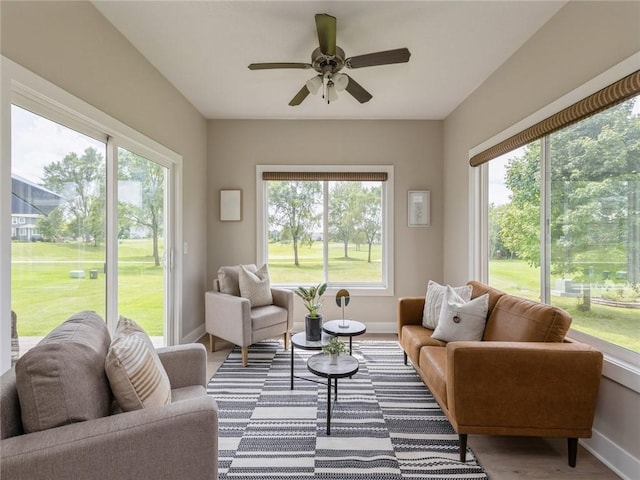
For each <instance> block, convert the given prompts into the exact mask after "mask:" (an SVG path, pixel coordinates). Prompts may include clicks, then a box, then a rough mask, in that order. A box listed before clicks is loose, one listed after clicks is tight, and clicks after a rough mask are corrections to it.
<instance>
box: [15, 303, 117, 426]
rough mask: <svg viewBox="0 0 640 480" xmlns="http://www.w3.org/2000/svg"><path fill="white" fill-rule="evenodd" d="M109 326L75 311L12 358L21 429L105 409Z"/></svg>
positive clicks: (63, 421)
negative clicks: (16, 356)
mask: <svg viewBox="0 0 640 480" xmlns="http://www.w3.org/2000/svg"><path fill="white" fill-rule="evenodd" d="M109 341H110V337H109V330H108V329H107V326H106V324H105V322H104V320H103V319H102V318H101V317H100V316H99V315H98V314H97V313H95V312H91V311H84V312H79V313H77V314H75V315H73V316H72V317H70V318H69V319H68V320H67V321H66V322H64V323H62V324H61V325H60V326H59V327H57V328H55V329H54V330H52V331H51V332H50V333H49V335H47V336H46V337H45V338H44V339H42V340H41V341H40V343H38V345H36V346H35V347H33V348H32V349H31V350H29V351H28V352H26V353H25V354H24V355H23V356H22V357H21V358H20V359H19V360H18V362H17V363H16V367H15V370H16V388H17V391H18V397H19V399H20V410H21V416H22V426H23V429H24V431H25V433H31V432H38V431H41V430H46V429H49V428H53V427H59V426H61V425H66V424H69V423H74V422H82V421H85V420H92V419H95V418H100V417H105V416H107V415H108V414H109V406H110V404H111V391H110V389H109V382H108V380H107V377H106V375H105V372H104V358H105V355H106V354H107V349H108V348H109Z"/></svg>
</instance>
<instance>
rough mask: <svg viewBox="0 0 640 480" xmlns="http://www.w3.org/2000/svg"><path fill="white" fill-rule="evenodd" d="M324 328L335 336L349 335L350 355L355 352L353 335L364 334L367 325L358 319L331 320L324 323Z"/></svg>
mask: <svg viewBox="0 0 640 480" xmlns="http://www.w3.org/2000/svg"><path fill="white" fill-rule="evenodd" d="M322 330H323V331H324V332H325V333H328V334H329V335H331V336H333V337H349V355H351V354H352V353H353V337H355V336H358V335H362V334H363V333H365V332H366V331H367V326H366V325H365V324H364V323H362V322H358V321H356V320H348V319H345V320H330V321H328V322H325V323H324V324H323V325H322Z"/></svg>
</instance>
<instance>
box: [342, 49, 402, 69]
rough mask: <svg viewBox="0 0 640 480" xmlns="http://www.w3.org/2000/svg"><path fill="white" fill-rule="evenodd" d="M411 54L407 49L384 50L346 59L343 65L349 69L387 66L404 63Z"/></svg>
mask: <svg viewBox="0 0 640 480" xmlns="http://www.w3.org/2000/svg"><path fill="white" fill-rule="evenodd" d="M410 56H411V52H409V49H407V48H398V49H396V50H386V51H384V52H375V53H367V54H366V55H358V56H356V57H351V58H347V59H346V60H345V64H346V65H347V67H349V68H362V67H373V66H376V65H389V64H391V63H406V62H408V61H409V57H410Z"/></svg>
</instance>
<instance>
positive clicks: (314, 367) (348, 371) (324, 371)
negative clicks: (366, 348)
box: [307, 353, 360, 435]
mask: <svg viewBox="0 0 640 480" xmlns="http://www.w3.org/2000/svg"><path fill="white" fill-rule="evenodd" d="M307 368H308V369H309V371H310V372H311V373H313V374H314V375H318V376H319V377H324V378H326V379H327V435H331V380H333V393H334V400H333V401H334V403H337V402H338V379H339V378H344V377H351V376H352V375H355V374H356V373H357V372H358V369H359V368H360V364H359V363H358V360H356V359H355V358H353V357H352V356H351V355H338V358H336V359H335V362H332V361H331V355H327V354H325V353H316V354H315V355H313V356H311V357H310V358H309V360H308V361H307Z"/></svg>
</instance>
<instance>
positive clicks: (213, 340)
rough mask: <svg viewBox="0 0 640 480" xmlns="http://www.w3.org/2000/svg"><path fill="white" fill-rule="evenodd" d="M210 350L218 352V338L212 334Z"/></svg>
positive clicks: (210, 336)
mask: <svg viewBox="0 0 640 480" xmlns="http://www.w3.org/2000/svg"><path fill="white" fill-rule="evenodd" d="M209 349H211V351H212V352H215V351H216V337H214V336H213V335H211V334H209Z"/></svg>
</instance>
